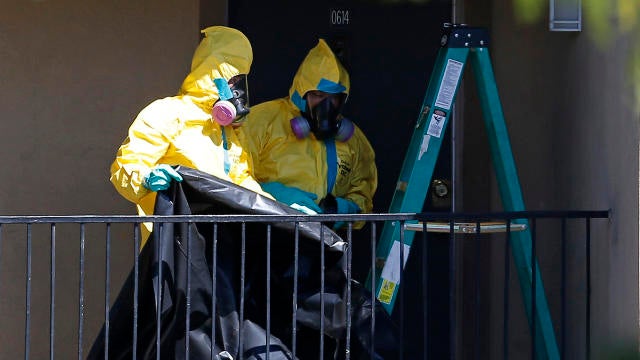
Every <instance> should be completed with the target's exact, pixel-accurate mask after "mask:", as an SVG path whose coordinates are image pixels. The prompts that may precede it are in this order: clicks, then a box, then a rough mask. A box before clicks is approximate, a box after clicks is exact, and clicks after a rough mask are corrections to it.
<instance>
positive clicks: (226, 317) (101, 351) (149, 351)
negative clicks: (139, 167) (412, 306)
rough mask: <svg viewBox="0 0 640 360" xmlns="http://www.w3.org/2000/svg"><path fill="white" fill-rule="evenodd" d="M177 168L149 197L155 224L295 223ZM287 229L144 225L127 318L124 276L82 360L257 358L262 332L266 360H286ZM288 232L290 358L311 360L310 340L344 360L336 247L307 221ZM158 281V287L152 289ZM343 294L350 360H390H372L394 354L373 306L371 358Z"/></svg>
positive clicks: (357, 306) (338, 241)
mask: <svg viewBox="0 0 640 360" xmlns="http://www.w3.org/2000/svg"><path fill="white" fill-rule="evenodd" d="M178 171H179V172H180V174H181V175H182V176H183V179H184V180H183V181H182V182H180V183H174V184H173V186H172V187H171V188H170V189H168V190H167V191H162V192H159V193H158V197H157V200H156V208H155V215H198V214H208V215H215V214H225V215H229V214H261V215H269V214H273V215H287V214H290V215H300V213H299V212H297V211H295V210H293V209H291V208H289V207H288V206H286V205H283V204H281V203H278V202H276V201H272V200H270V199H268V198H265V197H263V196H261V195H259V194H257V193H255V192H252V191H249V190H247V189H244V188H242V187H240V186H237V185H235V184H233V183H230V182H227V181H224V180H221V179H219V178H216V177H213V176H210V175H208V174H204V173H202V172H199V171H196V170H193V169H189V168H185V167H180V168H178ZM294 226H295V224H294V223H292V222H273V223H272V224H271V226H269V227H268V226H267V224H266V223H258V222H245V223H244V224H242V223H239V222H218V223H216V224H213V223H209V222H205V223H164V224H162V225H160V224H158V223H156V224H154V231H153V232H152V235H151V237H150V238H149V240H148V241H147V243H146V244H145V246H144V247H143V249H142V250H141V252H140V254H139V273H138V303H137V310H136V309H135V307H136V306H135V304H134V301H133V298H134V281H133V279H134V272H133V270H132V272H131V274H130V275H129V277H128V278H127V280H126V281H125V284H124V285H123V287H122V289H121V291H120V293H119V295H118V296H117V298H116V300H115V302H114V305H113V306H112V308H111V311H110V315H109V341H108V345H109V346H108V349H107V351H108V356H105V355H106V354H105V327H104V326H103V329H102V331H101V332H100V334H99V335H98V337H97V338H96V340H95V342H94V344H93V346H92V348H91V351H90V353H89V356H88V357H87V358H88V359H104V358H109V359H132V358H133V356H132V355H133V352H134V346H135V353H136V358H137V359H155V358H156V355H157V351H158V349H159V352H160V355H161V358H162V359H185V358H186V356H185V355H186V353H187V351H188V354H189V358H190V359H211V358H213V359H239V358H242V359H264V358H265V353H266V351H267V349H266V339H267V331H269V333H270V339H271V340H270V341H269V343H270V348H269V351H270V352H269V358H270V359H273V360H278V359H292V358H293V355H292V349H293V344H292V334H293V333H294V327H293V325H292V324H293V320H292V319H293V312H294V310H293V309H294V305H293V301H294V298H293V293H294V281H293V279H294V268H295V265H294V264H295V262H294V259H295V256H294V254H295V244H296V242H295V234H296V232H295V231H294V230H295V228H294ZM297 233H298V237H299V241H298V253H297V255H298V282H297V297H296V298H295V300H296V302H297V306H296V309H297V310H296V312H295V314H296V320H297V323H296V326H295V333H296V343H295V344H296V345H295V349H296V357H297V358H300V359H308V358H310V359H318V358H319V354H320V346H321V345H320V341H322V343H323V345H324V347H323V350H322V351H323V353H324V355H325V356H324V358H326V359H330V358H334V357H335V358H344V354H345V338H346V337H345V334H346V332H345V330H346V324H347V321H346V314H347V310H346V301H345V299H346V298H345V297H346V288H347V286H346V284H347V279H346V272H345V270H344V269H345V263H344V260H345V256H344V255H345V252H346V250H347V243H346V242H345V241H343V240H342V238H341V237H340V236H338V235H337V234H336V233H334V232H333V231H332V230H330V229H329V228H328V227H326V226H322V225H321V224H320V223H317V222H299V223H298V232H297ZM268 239H269V241H267V240H268ZM268 242H269V243H270V246H269V248H270V251H267V243H268ZM214 244H215V245H214ZM321 244H322V245H321ZM268 255H269V256H268ZM159 264H162V266H159ZM214 268H215V271H214ZM158 278H160V279H162V282H161V284H162V286H160V291H159V292H158V291H157V288H158ZM214 288H215V289H216V292H215V294H214V292H213V290H212V289H214ZM267 288H268V289H267ZM351 288H352V297H351V299H352V300H351V304H352V321H351V324H352V325H351V333H350V334H351V336H350V339H351V341H350V344H349V347H350V354H351V358H352V359H356V358H357V356H364V358H376V359H379V358H392V357H389V356H384V357H383V356H382V355H381V354H385V353H394V351H393V350H394V348H395V346H396V343H397V341H396V339H395V337H394V335H393V331H392V327H393V325H392V324H391V323H390V322H389V319H388V317H387V316H386V313H384V311H383V310H381V307H380V306H376V307H375V309H376V337H375V344H376V352H377V353H376V354H374V355H373V356H372V355H371V354H370V353H369V351H368V349H369V348H370V344H371V339H370V338H371V336H370V333H371V330H370V324H371V310H372V303H371V301H370V296H367V291H364V290H363V289H362V288H361V287H360V286H359V285H358V283H356V282H352V287H351ZM240 289H242V290H243V294H244V296H243V297H241V296H240V294H241V291H240ZM187 293H188V294H189V296H188V297H187ZM321 294H323V295H324V296H323V300H324V308H323V309H321V306H320V295H321ZM158 300H159V301H158ZM156 303H159V304H160V306H159V308H160V309H161V310H160V313H159V314H158V313H157V312H156ZM214 303H215V310H213V308H214V306H213V304H214ZM187 308H188V309H187ZM187 310H188V313H189V317H188V319H187V316H186V314H187ZM267 314H269V315H267ZM321 314H323V315H324V317H323V319H324V320H323V321H321ZM158 315H159V317H160V327H159V328H158V326H157V324H158V321H157V317H158ZM134 316H135V317H136V318H137V324H138V327H137V331H136V333H135V334H134V331H133V323H134ZM267 319H269V326H267ZM187 320H188V324H187ZM241 322H242V324H243V326H242V327H241V326H240V323H241ZM187 325H188V328H189V330H188V331H186V330H185V329H186V328H187ZM241 328H242V333H240V329H241ZM321 328H322V329H321ZM321 330H322V333H324V336H323V337H321V336H320V333H321ZM158 333H160V337H159V339H160V340H159V341H158V336H157V334H158ZM134 335H135V338H134ZM212 338H213V339H214V341H211V339H212ZM185 339H188V345H187V344H186V343H185ZM240 351H242V353H243V356H242V357H239V356H238V354H239V352H240ZM212 353H213V357H212ZM358 354H360V355H358Z"/></svg>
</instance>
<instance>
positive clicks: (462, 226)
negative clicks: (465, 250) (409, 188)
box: [404, 221, 527, 234]
mask: <svg viewBox="0 0 640 360" xmlns="http://www.w3.org/2000/svg"><path fill="white" fill-rule="evenodd" d="M477 225H478V223H475V222H459V223H453V232H454V233H456V234H475V233H504V232H507V224H506V223H505V222H499V221H493V222H481V223H480V229H479V230H478V227H477ZM404 228H405V230H411V231H423V230H424V223H423V222H418V223H409V224H405V225H404ZM526 229H527V224H518V223H513V222H512V223H511V224H510V225H509V231H510V232H511V231H524V230H526ZM427 232H434V233H451V224H450V223H448V222H436V221H427Z"/></svg>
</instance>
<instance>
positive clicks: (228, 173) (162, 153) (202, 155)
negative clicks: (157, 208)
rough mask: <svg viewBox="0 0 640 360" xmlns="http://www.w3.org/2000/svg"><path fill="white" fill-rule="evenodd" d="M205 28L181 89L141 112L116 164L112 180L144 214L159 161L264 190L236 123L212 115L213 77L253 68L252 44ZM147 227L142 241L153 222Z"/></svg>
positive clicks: (215, 93)
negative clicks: (146, 181) (149, 182)
mask: <svg viewBox="0 0 640 360" xmlns="http://www.w3.org/2000/svg"><path fill="white" fill-rule="evenodd" d="M202 33H203V34H204V35H205V37H204V39H203V40H202V41H201V42H200V44H199V45H198V47H197V48H196V50H195V53H194V56H193V60H192V62H191V73H190V74H189V75H188V76H187V77H186V79H185V80H184V82H183V83H182V87H181V88H180V91H179V93H178V95H177V96H173V97H167V98H164V99H159V100H156V101H154V102H152V103H151V104H149V105H148V106H147V107H145V108H144V109H143V110H142V111H141V112H140V113H139V114H138V116H137V117H136V119H135V120H134V121H133V123H132V125H131V127H130V128H129V132H128V136H127V138H126V139H125V140H124V142H123V143H122V145H121V146H120V148H119V149H118V153H117V156H116V159H115V161H114V162H113V163H112V164H111V178H110V180H111V182H112V183H113V185H114V186H115V188H116V190H117V191H118V192H119V193H120V194H121V195H122V196H124V197H125V198H126V199H127V200H129V201H132V202H134V203H135V204H136V205H137V209H138V214H140V215H150V214H153V209H154V205H155V198H156V193H155V192H152V191H151V190H148V189H147V188H145V187H144V186H143V185H142V183H143V181H144V178H145V176H146V175H147V174H149V172H150V171H151V170H152V169H153V168H154V167H155V166H157V165H159V164H168V165H182V166H186V167H190V168H193V169H197V170H200V171H203V172H206V173H209V174H211V175H214V176H216V177H219V178H222V179H225V180H228V181H232V182H234V183H236V184H238V185H241V186H244V187H246V188H248V189H250V190H253V191H256V192H259V193H261V194H265V193H264V192H263V191H262V189H261V188H260V185H259V184H258V183H257V182H256V181H255V179H254V178H253V177H252V176H251V175H250V173H249V163H248V161H249V158H248V155H247V154H246V153H245V152H244V151H243V149H242V147H241V146H240V145H239V142H238V138H237V135H236V133H235V132H234V131H233V128H232V127H231V126H228V127H222V126H220V125H219V124H218V123H216V122H215V121H213V120H212V118H211V109H212V107H213V104H214V103H215V102H216V100H218V89H217V88H216V86H215V84H214V82H213V80H214V79H216V78H224V79H225V80H227V81H228V80H229V79H230V78H231V77H233V76H236V75H239V74H248V73H249V69H250V67H251V62H252V60H253V52H252V49H251V44H250V42H249V40H248V39H247V37H246V36H245V35H244V34H243V33H242V32H240V31H238V30H236V29H232V28H228V27H224V26H213V27H209V28H206V29H204V30H202ZM225 164H226V165H227V166H226V167H225ZM269 197H270V198H271V196H269ZM145 228H146V232H144V231H143V236H142V239H143V240H142V241H143V244H144V241H146V238H147V237H148V234H149V232H150V231H151V224H148V223H147V224H145Z"/></svg>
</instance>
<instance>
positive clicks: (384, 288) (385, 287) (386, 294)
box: [378, 279, 396, 304]
mask: <svg viewBox="0 0 640 360" xmlns="http://www.w3.org/2000/svg"><path fill="white" fill-rule="evenodd" d="M395 290H396V283H394V282H392V281H389V280H387V279H382V284H381V285H380V291H379V292H378V300H380V302H381V303H385V304H391V299H393V292H394V291H395Z"/></svg>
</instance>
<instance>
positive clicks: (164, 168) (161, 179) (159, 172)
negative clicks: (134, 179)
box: [142, 164, 182, 191]
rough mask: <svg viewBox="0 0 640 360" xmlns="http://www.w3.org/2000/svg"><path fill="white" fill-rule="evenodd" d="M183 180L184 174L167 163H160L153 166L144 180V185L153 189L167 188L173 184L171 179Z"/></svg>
mask: <svg viewBox="0 0 640 360" xmlns="http://www.w3.org/2000/svg"><path fill="white" fill-rule="evenodd" d="M172 180H175V181H177V182H180V181H182V176H180V174H178V172H177V171H176V170H175V169H174V168H172V167H171V166H169V165H167V164H160V165H158V166H156V167H155V168H153V169H152V170H151V172H149V174H147V176H145V177H144V180H143V181H142V186H144V187H145V188H147V189H149V190H151V191H160V190H166V189H168V188H169V186H170V185H171V181H172Z"/></svg>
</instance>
